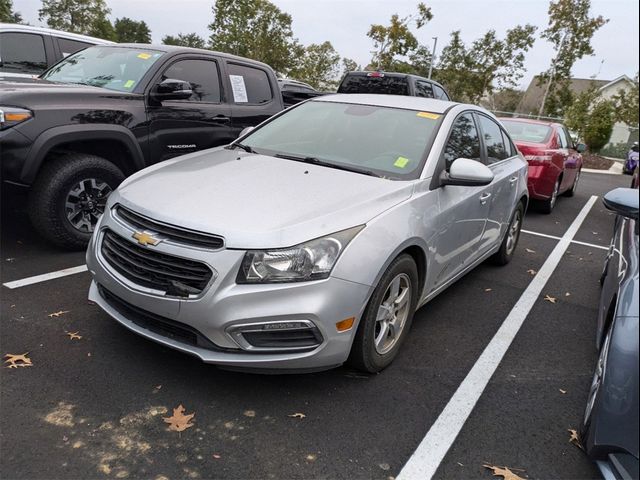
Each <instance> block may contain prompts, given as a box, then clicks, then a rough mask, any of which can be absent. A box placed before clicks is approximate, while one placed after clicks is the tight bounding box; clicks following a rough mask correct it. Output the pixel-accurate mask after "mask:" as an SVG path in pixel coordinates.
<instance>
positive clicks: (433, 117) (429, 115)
mask: <svg viewBox="0 0 640 480" xmlns="http://www.w3.org/2000/svg"><path fill="white" fill-rule="evenodd" d="M416 116H417V117H420V118H428V119H429V120H437V119H439V118H440V115H438V114H437V113H431V112H418V113H417V114H416Z"/></svg>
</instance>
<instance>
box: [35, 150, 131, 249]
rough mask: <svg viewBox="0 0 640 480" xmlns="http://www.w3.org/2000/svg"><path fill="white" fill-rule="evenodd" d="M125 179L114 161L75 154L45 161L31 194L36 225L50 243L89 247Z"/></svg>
mask: <svg viewBox="0 0 640 480" xmlns="http://www.w3.org/2000/svg"><path fill="white" fill-rule="evenodd" d="M122 180H124V175H123V174H122V172H121V171H120V170H119V169H118V168H117V167H116V166H115V165H114V164H113V163H111V162H109V161H108V160H105V159H104V158H101V157H97V156H95V155H89V154H81V153H71V154H67V155H64V156H61V157H59V158H56V159H55V160H51V161H49V162H47V163H46V164H45V166H44V167H43V168H42V170H41V171H40V173H39V175H38V178H37V179H36V181H35V183H34V184H33V187H32V190H31V193H30V197H29V216H30V218H31V223H32V224H33V226H34V228H35V229H36V230H37V231H38V232H39V233H40V235H42V236H43V237H45V238H46V239H47V240H49V241H50V242H52V243H54V244H55V245H58V246H60V247H64V248H68V249H74V250H76V249H78V250H79V249H82V248H84V247H86V246H87V243H88V242H89V239H90V238H91V234H92V233H93V229H94V227H95V225H96V223H97V221H98V218H99V216H100V215H101V214H102V213H103V212H104V208H105V205H106V203H107V198H108V196H109V195H110V194H111V192H112V191H113V190H115V189H116V187H117V186H118V185H119V184H120V182H122Z"/></svg>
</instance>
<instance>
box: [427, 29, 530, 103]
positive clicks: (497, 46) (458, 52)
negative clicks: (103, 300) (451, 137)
mask: <svg viewBox="0 0 640 480" xmlns="http://www.w3.org/2000/svg"><path fill="white" fill-rule="evenodd" d="M535 31H536V27H534V26H533V25H524V26H520V25H518V26H516V27H514V28H512V29H510V30H507V34H506V36H505V38H504V39H499V38H498V37H497V35H496V32H495V30H489V31H488V32H487V33H485V34H484V35H483V36H482V37H480V38H479V39H477V40H475V41H474V42H473V43H472V44H471V46H470V47H467V46H466V45H465V44H464V42H463V41H462V39H461V38H460V31H456V32H453V33H452V34H451V41H450V42H449V44H448V45H447V46H446V47H444V49H443V50H442V54H441V56H440V61H439V63H438V67H437V71H436V74H435V77H436V78H437V79H438V80H439V81H440V82H441V83H442V84H443V85H445V86H446V87H447V88H448V89H449V93H450V94H451V95H452V96H453V98H455V99H456V100H459V101H468V102H471V103H478V102H479V101H480V99H481V98H483V97H484V96H486V95H491V94H492V93H493V92H494V90H495V89H499V90H503V89H505V88H513V87H515V86H516V85H517V83H518V80H519V79H520V78H522V75H523V73H524V59H525V54H526V52H527V51H529V49H530V48H531V47H532V46H533V43H534V41H535V38H534V33H535ZM425 61H426V59H425Z"/></svg>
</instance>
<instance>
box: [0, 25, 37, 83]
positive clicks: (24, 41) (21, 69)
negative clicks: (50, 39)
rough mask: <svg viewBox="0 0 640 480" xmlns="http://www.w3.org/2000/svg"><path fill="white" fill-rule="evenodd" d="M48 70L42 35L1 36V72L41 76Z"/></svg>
mask: <svg viewBox="0 0 640 480" xmlns="http://www.w3.org/2000/svg"><path fill="white" fill-rule="evenodd" d="M46 69H47V56H46V54H45V50H44V39H43V38H42V35H36V34H33V33H18V32H6V33H2V34H0V72H16V73H33V74H39V73H42V72H43V71H45V70H46Z"/></svg>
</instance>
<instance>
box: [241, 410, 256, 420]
mask: <svg viewBox="0 0 640 480" xmlns="http://www.w3.org/2000/svg"><path fill="white" fill-rule="evenodd" d="M243 415H244V416H245V417H250V418H252V417H255V416H256V411H255V410H245V412H244V414H243Z"/></svg>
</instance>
